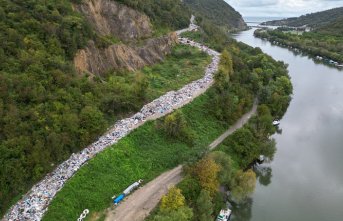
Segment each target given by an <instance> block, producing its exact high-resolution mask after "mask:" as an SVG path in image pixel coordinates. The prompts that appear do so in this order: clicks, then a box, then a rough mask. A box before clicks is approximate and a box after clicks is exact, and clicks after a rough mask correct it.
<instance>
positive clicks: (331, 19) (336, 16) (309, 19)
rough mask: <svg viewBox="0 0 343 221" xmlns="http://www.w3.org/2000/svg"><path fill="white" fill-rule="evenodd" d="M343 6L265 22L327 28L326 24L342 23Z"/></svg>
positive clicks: (276, 24)
mask: <svg viewBox="0 0 343 221" xmlns="http://www.w3.org/2000/svg"><path fill="white" fill-rule="evenodd" d="M342 15H343V7H340V8H334V9H330V10H326V11H321V12H316V13H311V14H307V15H303V16H300V17H295V18H287V19H282V20H274V21H268V22H265V23H263V24H266V25H275V26H282V25H287V26H294V27H300V26H304V25H307V26H309V27H312V28H314V29H325V27H326V26H331V25H333V24H338V23H340V22H339V21H342V20H343V18H342Z"/></svg>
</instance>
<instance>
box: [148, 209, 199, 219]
mask: <svg viewBox="0 0 343 221" xmlns="http://www.w3.org/2000/svg"><path fill="white" fill-rule="evenodd" d="M192 218H193V211H192V209H190V208H189V207H186V206H183V207H180V208H178V209H176V210H172V211H159V212H158V214H157V215H156V216H155V217H154V218H153V219H152V221H190V220H192Z"/></svg>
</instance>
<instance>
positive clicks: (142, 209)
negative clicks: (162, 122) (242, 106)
mask: <svg viewBox="0 0 343 221" xmlns="http://www.w3.org/2000/svg"><path fill="white" fill-rule="evenodd" d="M256 110H257V100H255V102H254V105H253V107H252V109H251V110H250V111H249V112H248V113H246V114H244V115H243V116H242V117H241V118H240V119H239V120H238V121H237V122H236V123H235V124H234V125H232V126H231V127H230V128H229V129H228V130H227V131H226V132H225V133H223V134H222V135H221V136H220V137H218V138H217V139H216V140H215V141H213V142H212V143H211V144H210V145H209V149H210V150H213V149H214V148H216V147H217V146H218V145H219V144H221V143H222V142H223V141H224V140H225V138H227V137H228V136H230V135H231V134H232V133H234V132H235V131H236V130H238V129H240V128H242V127H243V126H244V124H246V123H247V122H248V121H249V119H250V118H251V117H252V116H253V115H254V114H255V113H256ZM181 180H182V166H181V165H180V166H178V167H176V168H174V169H172V170H169V171H167V172H165V173H163V174H162V175H160V176H159V177H157V178H156V179H154V180H152V181H151V182H149V183H148V184H146V185H145V186H143V187H142V188H140V189H139V190H137V191H136V192H134V193H133V194H131V195H130V196H129V197H128V198H127V199H126V200H125V201H124V202H122V203H121V204H119V206H117V207H116V208H115V209H114V210H110V211H108V212H107V216H106V219H105V221H143V220H144V219H145V218H146V217H147V216H148V215H149V213H150V212H151V211H152V210H153V209H154V208H155V207H156V205H157V204H158V202H159V201H160V200H161V198H162V196H163V195H165V194H166V193H167V192H168V189H169V188H170V187H172V186H175V185H176V184H178V183H179V182H180V181H181Z"/></svg>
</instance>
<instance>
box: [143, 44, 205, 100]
mask: <svg viewBox="0 0 343 221" xmlns="http://www.w3.org/2000/svg"><path fill="white" fill-rule="evenodd" d="M210 62H211V58H210V56H208V55H207V54H206V53H203V52H201V51H200V50H199V49H197V48H194V47H191V46H186V45H177V46H176V47H174V48H173V51H172V53H171V55H169V56H167V58H166V59H165V60H164V61H163V62H162V63H159V64H156V65H153V66H150V67H145V68H143V70H142V72H143V73H144V74H145V75H146V76H147V78H148V81H149V89H148V98H149V99H152V98H157V97H159V96H161V95H163V94H165V93H166V92H168V91H171V90H177V89H179V88H181V87H182V86H184V85H186V84H187V83H190V82H192V81H194V80H197V79H200V78H202V77H203V76H204V69H205V68H206V66H207V65H208V64H209V63H210Z"/></svg>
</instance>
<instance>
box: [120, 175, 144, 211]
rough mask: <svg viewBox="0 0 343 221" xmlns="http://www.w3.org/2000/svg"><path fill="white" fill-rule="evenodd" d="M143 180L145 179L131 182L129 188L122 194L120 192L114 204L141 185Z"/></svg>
mask: <svg viewBox="0 0 343 221" xmlns="http://www.w3.org/2000/svg"><path fill="white" fill-rule="evenodd" d="M142 182H143V180H138V181H137V182H134V183H133V184H131V185H130V186H129V187H128V188H126V189H125V190H124V191H123V193H122V194H120V195H119V196H118V197H116V198H115V199H114V200H113V203H114V205H118V204H119V203H120V202H121V201H123V199H124V198H125V197H126V196H127V195H129V194H130V193H131V192H132V191H133V190H135V189H136V188H138V187H139V185H140V184H141V183H142Z"/></svg>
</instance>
